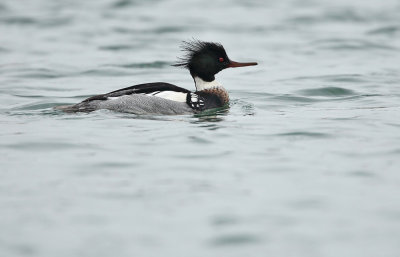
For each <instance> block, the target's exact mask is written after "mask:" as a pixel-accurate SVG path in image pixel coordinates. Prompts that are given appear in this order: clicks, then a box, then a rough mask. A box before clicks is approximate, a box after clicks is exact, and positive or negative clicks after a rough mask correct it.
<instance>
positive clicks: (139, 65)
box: [109, 61, 171, 69]
mask: <svg viewBox="0 0 400 257" xmlns="http://www.w3.org/2000/svg"><path fill="white" fill-rule="evenodd" d="M109 66H113V67H121V68H139V69H145V68H154V69H158V68H164V67H167V66H171V64H170V63H169V62H164V61H155V62H141V63H127V64H121V65H109Z"/></svg>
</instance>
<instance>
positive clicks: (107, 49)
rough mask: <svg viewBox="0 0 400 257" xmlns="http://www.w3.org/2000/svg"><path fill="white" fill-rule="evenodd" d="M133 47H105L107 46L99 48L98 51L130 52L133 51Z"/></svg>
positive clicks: (121, 45)
mask: <svg viewBox="0 0 400 257" xmlns="http://www.w3.org/2000/svg"><path fill="white" fill-rule="evenodd" d="M134 48H135V47H134V46H133V45H124V44H119V45H107V46H100V47H99V49H100V50H106V51H123V50H131V49H134Z"/></svg>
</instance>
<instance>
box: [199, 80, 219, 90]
mask: <svg viewBox="0 0 400 257" xmlns="http://www.w3.org/2000/svg"><path fill="white" fill-rule="evenodd" d="M194 84H195V85H196V89H197V91H201V90H204V89H209V88H213V87H214V88H215V87H222V85H221V84H220V83H218V82H217V81H216V80H213V81H210V82H208V81H204V80H202V79H201V78H199V77H194Z"/></svg>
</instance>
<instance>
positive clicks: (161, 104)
mask: <svg viewBox="0 0 400 257" xmlns="http://www.w3.org/2000/svg"><path fill="white" fill-rule="evenodd" d="M182 50H183V51H185V52H186V55H185V56H184V57H182V58H179V62H178V63H176V64H173V66H177V67H184V68H186V69H188V70H189V71H190V74H191V75H192V77H193V79H194V83H195V86H196V91H195V92H191V91H189V90H187V89H185V88H181V87H177V86H175V85H172V84H169V83H165V82H154V83H146V84H139V85H135V86H131V87H127V88H122V89H119V90H116V91H113V92H110V93H107V94H102V95H96V96H92V97H90V98H88V99H86V100H84V101H82V102H81V103H78V104H75V105H70V106H59V107H57V109H60V110H63V111H65V112H91V111H95V110H99V109H108V110H113V111H119V112H128V113H135V114H166V115H168V114H187V113H198V112H201V111H204V110H207V109H212V108H218V107H223V106H224V105H226V104H227V103H228V102H229V94H228V92H227V91H226V90H225V88H224V87H223V86H222V85H221V84H219V83H218V82H217V81H216V80H215V76H214V75H215V74H217V73H218V72H220V71H221V70H223V69H226V68H235V67H244V66H251V65H257V63H255V62H247V63H239V62H234V61H231V60H230V59H229V58H228V56H227V54H226V52H225V49H224V47H223V46H222V45H221V44H219V43H213V42H203V41H199V40H194V41H189V42H183V45H182Z"/></svg>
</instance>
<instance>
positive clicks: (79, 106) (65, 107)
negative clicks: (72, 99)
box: [54, 102, 95, 113]
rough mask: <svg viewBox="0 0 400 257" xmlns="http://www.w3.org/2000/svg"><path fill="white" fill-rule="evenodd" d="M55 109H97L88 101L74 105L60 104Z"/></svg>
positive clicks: (83, 110) (86, 110)
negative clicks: (87, 102)
mask: <svg viewBox="0 0 400 257" xmlns="http://www.w3.org/2000/svg"><path fill="white" fill-rule="evenodd" d="M54 109H55V110H59V111H63V112H65V113H75V112H92V111H94V110H95V109H94V108H93V107H92V106H90V105H88V104H86V103H83V102H82V103H79V104H73V105H59V106H56V107H54Z"/></svg>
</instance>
